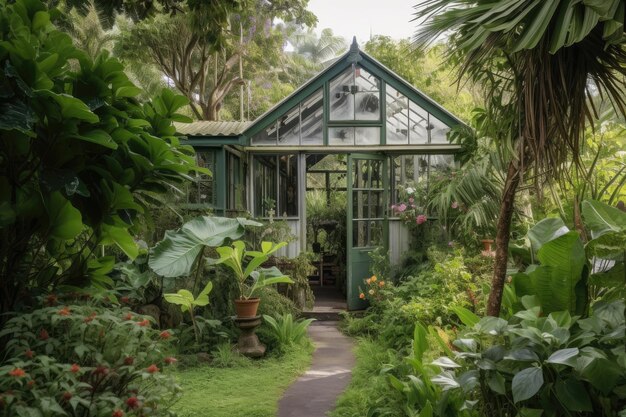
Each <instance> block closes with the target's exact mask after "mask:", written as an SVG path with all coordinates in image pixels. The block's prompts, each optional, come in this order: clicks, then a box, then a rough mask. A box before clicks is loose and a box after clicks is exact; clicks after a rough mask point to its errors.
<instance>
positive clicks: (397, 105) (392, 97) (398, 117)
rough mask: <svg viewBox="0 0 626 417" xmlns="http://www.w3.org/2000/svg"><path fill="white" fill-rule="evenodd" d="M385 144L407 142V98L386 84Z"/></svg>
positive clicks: (403, 143) (402, 143) (404, 143)
mask: <svg viewBox="0 0 626 417" xmlns="http://www.w3.org/2000/svg"><path fill="white" fill-rule="evenodd" d="M386 90H387V99H386V102H387V144H388V145H406V144H408V143H409V99H408V98H407V97H406V96H404V95H403V94H402V93H400V92H398V91H397V90H396V89H395V88H393V87H392V86H390V85H389V84H387V87H386Z"/></svg>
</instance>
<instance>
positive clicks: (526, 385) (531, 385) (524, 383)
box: [511, 366, 543, 403]
mask: <svg viewBox="0 0 626 417" xmlns="http://www.w3.org/2000/svg"><path fill="white" fill-rule="evenodd" d="M542 385H543V371H542V369H541V368H537V367H535V366H533V367H530V368H526V369H523V370H521V371H519V372H518V373H517V374H515V376H514V377H513V381H512V384H511V389H512V391H513V401H514V402H516V403H518V402H520V401H524V400H527V399H529V398H531V397H532V396H533V395H535V394H537V393H538V392H539V390H540V389H541V386H542Z"/></svg>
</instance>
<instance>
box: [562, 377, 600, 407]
mask: <svg viewBox="0 0 626 417" xmlns="http://www.w3.org/2000/svg"><path fill="white" fill-rule="evenodd" d="M555 388H556V397H557V398H558V399H559V401H561V404H563V405H565V407H567V409H568V410H570V411H579V412H581V411H593V406H592V405H591V399H590V398H589V394H588V393H587V389H586V388H585V385H584V384H583V383H582V382H581V381H579V380H577V379H566V380H558V381H557V382H556V384H555Z"/></svg>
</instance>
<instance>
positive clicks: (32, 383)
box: [26, 379, 35, 388]
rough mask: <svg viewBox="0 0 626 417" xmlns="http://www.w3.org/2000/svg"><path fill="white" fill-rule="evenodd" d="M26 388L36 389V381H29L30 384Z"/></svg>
mask: <svg viewBox="0 0 626 417" xmlns="http://www.w3.org/2000/svg"><path fill="white" fill-rule="evenodd" d="M26 386H27V387H28V388H32V387H34V386H35V380H34V379H31V380H30V381H28V382H27V383H26Z"/></svg>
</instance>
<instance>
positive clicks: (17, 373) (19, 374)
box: [9, 368, 26, 378]
mask: <svg viewBox="0 0 626 417" xmlns="http://www.w3.org/2000/svg"><path fill="white" fill-rule="evenodd" d="M9 375H11V376H14V377H16V378H21V377H23V376H24V375H26V372H24V370H23V369H22V368H15V369H13V370H11V371H9Z"/></svg>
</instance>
